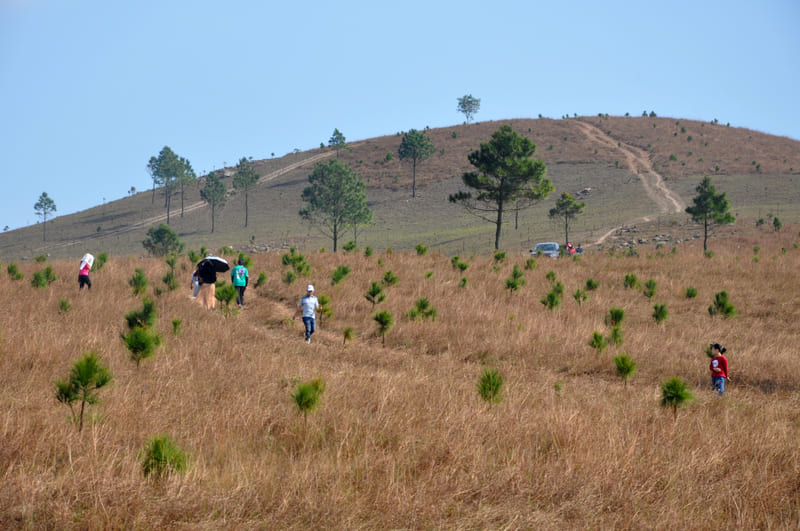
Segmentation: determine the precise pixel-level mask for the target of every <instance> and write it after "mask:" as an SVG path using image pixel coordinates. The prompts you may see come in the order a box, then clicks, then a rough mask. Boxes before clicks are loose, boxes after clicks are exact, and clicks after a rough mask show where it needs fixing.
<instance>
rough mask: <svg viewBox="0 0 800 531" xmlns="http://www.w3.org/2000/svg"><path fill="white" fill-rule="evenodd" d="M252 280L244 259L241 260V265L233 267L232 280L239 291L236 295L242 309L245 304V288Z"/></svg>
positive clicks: (237, 302)
mask: <svg viewBox="0 0 800 531" xmlns="http://www.w3.org/2000/svg"><path fill="white" fill-rule="evenodd" d="M249 280H250V273H249V272H248V271H247V268H246V267H245V266H244V260H242V259H240V260H239V265H237V266H236V267H234V268H233V269H231V282H233V286H234V287H235V288H236V291H237V292H238V293H237V295H236V304H238V305H239V308H240V309H241V308H242V306H244V290H245V289H247V283H248V281H249Z"/></svg>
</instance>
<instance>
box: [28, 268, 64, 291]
mask: <svg viewBox="0 0 800 531" xmlns="http://www.w3.org/2000/svg"><path fill="white" fill-rule="evenodd" d="M56 280H58V277H57V276H56V274H55V273H53V268H52V266H47V267H45V268H44V269H43V270H42V271H36V272H35V273H34V274H33V278H32V279H31V285H32V286H33V287H34V288H46V287H48V286H49V285H50V284H52V283H53V282H55V281H56Z"/></svg>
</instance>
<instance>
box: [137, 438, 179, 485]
mask: <svg viewBox="0 0 800 531" xmlns="http://www.w3.org/2000/svg"><path fill="white" fill-rule="evenodd" d="M139 456H140V459H141V460H142V473H143V474H144V476H145V477H156V478H161V477H163V476H166V475H168V474H170V473H172V472H178V473H180V472H183V471H184V470H185V469H186V453H185V452H184V451H183V449H182V448H181V447H180V446H178V445H177V444H176V443H175V442H174V441H173V440H172V439H171V438H170V437H169V435H160V436H154V437H152V438H150V440H148V441H147V443H146V444H145V446H144V448H143V449H142V450H141V452H140V454H139Z"/></svg>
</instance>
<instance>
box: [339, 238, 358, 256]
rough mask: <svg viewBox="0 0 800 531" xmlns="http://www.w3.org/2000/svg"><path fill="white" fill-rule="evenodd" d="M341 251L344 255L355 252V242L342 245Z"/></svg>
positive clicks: (351, 241)
mask: <svg viewBox="0 0 800 531" xmlns="http://www.w3.org/2000/svg"><path fill="white" fill-rule="evenodd" d="M342 250H343V251H344V252H346V253H352V252H353V251H355V250H356V242H354V241H353V240H350V241H349V242H347V243H345V244H344V245H342Z"/></svg>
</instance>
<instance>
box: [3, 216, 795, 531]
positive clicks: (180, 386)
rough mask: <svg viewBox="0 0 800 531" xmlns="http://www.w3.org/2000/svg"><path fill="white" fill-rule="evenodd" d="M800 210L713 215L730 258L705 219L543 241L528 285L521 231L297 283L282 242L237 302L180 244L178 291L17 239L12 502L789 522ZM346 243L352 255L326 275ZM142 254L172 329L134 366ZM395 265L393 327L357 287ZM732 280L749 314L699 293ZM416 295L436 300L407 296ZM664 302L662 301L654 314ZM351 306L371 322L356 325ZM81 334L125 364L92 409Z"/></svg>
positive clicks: (287, 514) (395, 523)
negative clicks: (626, 359) (83, 276)
mask: <svg viewBox="0 0 800 531" xmlns="http://www.w3.org/2000/svg"><path fill="white" fill-rule="evenodd" d="M798 230H799V228H798V226H797V225H794V224H788V223H787V224H785V226H784V229H783V230H782V231H781V232H768V231H764V232H762V233H760V234H758V235H753V236H749V237H744V236H736V235H733V236H728V237H725V238H718V239H715V240H713V241H712V242H711V249H713V251H714V256H713V258H706V257H704V256H703V253H702V244H701V243H700V242H697V241H694V242H691V243H689V244H685V245H680V246H677V247H676V249H675V252H672V249H671V247H670V246H666V247H663V248H660V249H657V248H656V247H654V246H640V248H639V256H637V257H623V256H619V255H612V254H609V253H608V252H588V253H586V254H585V255H584V256H582V257H580V259H578V260H570V259H559V260H551V259H546V258H538V259H536V268H535V269H527V270H524V273H525V278H526V281H527V282H526V285H525V286H524V287H522V288H521V289H520V290H519V291H517V292H515V293H509V292H508V291H507V290H505V279H507V278H508V277H509V276H510V274H511V270H512V268H513V267H514V265H517V266H519V267H520V268H522V267H523V265H524V264H525V261H526V259H527V257H526V256H524V255H523V254H522V253H510V254H509V256H508V258H507V260H506V261H505V262H503V263H495V261H494V260H493V258H492V257H490V256H485V255H464V256H461V260H463V261H465V262H466V263H467V264H468V266H469V267H468V269H467V270H466V271H465V272H463V273H462V272H460V271H457V270H456V269H454V268H453V267H452V265H451V262H450V259H449V258H448V257H446V256H444V255H442V254H440V253H438V252H429V253H428V254H426V255H424V256H417V255H416V254H415V253H413V251H412V252H408V253H407V252H395V253H386V252H384V251H383V249H380V250H379V252H376V254H374V255H373V256H365V255H364V253H363V252H358V253H353V254H349V255H348V254H342V253H339V254H330V253H309V252H306V253H305V256H306V258H307V259H308V261H309V262H310V264H311V266H312V267H313V271H312V273H311V276H310V277H307V278H306V277H301V278H299V279H298V280H297V282H295V283H294V284H293V285H286V284H284V283H283V282H282V280H281V277H282V273H283V271H284V270H285V266H282V265H281V259H280V253H275V252H270V253H266V254H259V255H254V256H253V260H254V264H253V266H252V267H251V269H250V272H251V276H252V278H253V279H255V278H256V277H257V276H258V275H259V273H262V272H263V273H265V274H266V275H267V281H266V283H265V284H264V285H263V286H261V287H258V288H254V287H251V288H248V292H247V294H246V300H245V302H246V305H245V308H244V309H243V310H242V311H240V312H236V313H234V314H232V315H230V316H229V317H227V318H226V317H225V315H224V313H223V312H222V311H219V310H217V311H213V312H212V311H206V310H204V309H202V308H201V307H199V306H198V305H197V304H196V303H195V302H194V301H192V300H191V298H190V296H189V288H188V283H189V279H188V276H189V271H190V265H189V264H188V260H187V259H186V258H181V262H180V263H179V265H178V268H177V269H178V272H179V273H180V275H181V280H182V282H181V287H180V288H179V289H178V290H177V291H173V292H169V291H164V290H165V288H164V285H163V284H162V283H161V280H160V279H161V277H162V276H163V275H164V274H165V272H166V271H167V265H166V264H165V263H164V262H163V260H159V259H154V258H146V259H139V258H135V257H123V256H116V255H112V256H110V259H109V262H108V263H107V264H106V266H105V267H104V268H103V269H102V270H100V271H98V272H96V273H93V275H92V278H93V283H94V286H93V288H92V290H91V291H88V292H87V291H86V290H84V291H83V292H79V291H78V286H77V281H76V280H77V279H76V278H75V277H76V272H77V271H76V270H77V261H76V260H70V261H54V262H52V263H50V264H49V265H51V266H52V267H53V270H54V271H55V273H56V275H57V276H58V277H59V278H58V280H57V281H55V282H54V283H53V284H51V285H50V286H49V287H48V288H44V289H37V288H34V287H33V286H32V285H31V283H30V279H31V277H32V275H33V273H34V272H35V271H38V270H41V269H43V268H44V267H45V266H46V265H48V264H37V263H34V262H25V263H21V264H20V271H21V272H22V273H23V274H24V275H25V278H24V279H23V280H19V281H14V280H12V279H10V278H9V276H8V275H6V274H5V264H4V266H3V274H2V276H0V298H2V304H0V374H2V380H3V383H4V385H3V386H2V387H1V388H0V403H2V404H3V408H2V410H3V411H4V412H5V413H3V418H2V421H1V422H0V431H1V432H2V437H0V440H2V441H3V444H2V445H0V477H2V481H1V482H0V527H2V528H5V529H18V528H32V529H38V528H53V529H98V528H134V529H178V528H181V529H183V528H187V529H308V528H312V529H323V528H324V529H565V528H595V529H608V528H618V529H642V528H647V529H676V528H678V529H680V528H684V529H712V528H713V529H717V528H729V529H730V528H736V529H787V528H797V527H798V526H800V479H799V478H800V357H798V347H797V323H798V320H800V308H798V305H797V300H798V297H800V287H798V282H797V280H798V275H797V271H798V270H800V249H798V248H797V242H798V241H800V237H799V236H798ZM423 243H424V242H423ZM755 246H758V247H759V249H758V253H757V256H758V260H756V259H755V256H756V253H755V252H754V247H755ZM340 265H348V266H349V267H350V268H351V269H352V271H351V272H350V274H349V276H348V277H347V278H345V279H344V280H343V281H341V282H339V283H338V284H336V285H332V284H331V273H332V272H333V270H334V269H335V268H336V267H337V266H340ZM135 268H141V269H142V270H143V271H144V272H145V273H146V275H147V277H148V278H149V280H150V282H151V287H150V289H149V291H148V296H150V297H153V298H154V300H155V301H156V306H157V311H158V322H157V324H156V328H157V330H158V331H159V332H160V333H161V334H162V336H163V344H162V346H161V347H160V348H159V350H158V351H157V353H156V355H155V356H154V357H153V358H152V359H149V360H145V361H143V362H142V364H141V366H140V367H138V368H137V367H136V365H135V364H134V363H133V362H132V361H130V360H129V359H128V353H127V351H126V349H125V347H124V346H123V344H122V341H121V339H120V334H121V333H123V332H124V331H125V322H124V319H123V316H124V315H125V314H126V313H127V312H129V311H130V310H134V309H138V308H140V307H141V306H142V300H141V298H140V297H137V296H135V295H133V293H132V290H131V288H130V287H129V286H128V283H127V281H128V279H129V278H130V277H131V276H132V275H133V272H134V269H135ZM389 270H391V271H392V272H394V273H395V274H396V276H397V277H398V279H399V281H398V282H397V284H395V285H391V286H386V287H385V288H384V290H385V292H386V295H387V298H386V300H385V301H384V302H382V303H380V304H379V305H378V306H377V308H376V309H386V310H388V311H389V312H391V313H392V315H393V316H394V321H395V324H394V327H393V328H392V329H391V330H390V331H389V332H388V333H387V334H386V337H385V340H386V345H385V346H382V345H381V338H380V337H379V336H378V335H377V334H376V323H375V322H374V321H373V320H372V316H373V314H374V310H373V309H372V307H371V304H370V303H369V302H368V301H367V300H366V299H365V297H364V294H365V293H366V291H367V289H368V287H369V285H370V282H372V281H379V280H380V279H382V278H383V276H384V275H385V273H386V272H387V271H389ZM550 271H552V272H553V274H554V275H555V279H556V281H559V282H562V283H563V286H564V296H563V302H562V304H561V306H560V307H559V308H557V309H555V310H552V311H551V310H548V309H547V308H545V306H543V305H542V304H541V303H540V299H541V298H542V297H543V296H544V295H545V293H546V292H547V291H549V290H550V285H551V281H550V280H548V279H547V278H546V277H547V274H548V272H550ZM631 273H633V274H635V275H637V277H638V278H639V280H640V281H641V282H642V283H644V282H645V281H646V280H648V279H653V280H654V281H655V282H656V284H657V291H656V295H655V296H654V297H653V298H647V297H645V296H644V295H643V293H642V290H641V289H626V288H625V287H624V286H623V278H624V276H625V275H626V274H631ZM462 277H463V278H466V279H467V283H466V286H463V285H462ZM589 278H592V279H594V280H595V281H597V282H598V284H599V287H598V288H597V289H596V290H594V291H589V292H588V297H589V298H588V300H586V301H585V302H584V303H583V304H582V305H579V304H578V303H577V302H576V301H575V300H574V299H573V297H572V294H573V293H574V292H575V290H576V289H577V288H582V287H584V286H585V284H586V281H587V279H589ZM308 282H313V283H315V284H316V285H317V290H318V292H319V293H321V294H325V295H327V296H329V297H330V300H331V308H332V310H333V316H332V317H331V318H324V319H322V320H321V323H320V330H319V331H318V332H317V334H315V335H314V337H313V341H312V343H311V344H305V343H304V342H303V340H302V335H301V328H302V326H301V324H300V322H299V320H298V321H296V322H295V321H292V320H291V316H292V314H293V313H294V308H293V306H294V304H295V303H296V300H297V299H298V297H299V296H300V295H301V294H302V292H303V291H304V286H305V284H306V283H308ZM153 286H159V288H160V291H163V293H161V294H160V295H158V296H156V295H154V289H153ZM689 286H692V287H694V288H696V290H697V293H698V294H697V297H696V298H686V296H685V292H686V288H687V287H689ZM722 290H725V291H727V293H728V294H729V297H730V301H731V303H732V304H733V305H734V306H735V307H736V309H737V311H738V315H736V316H735V317H733V318H729V319H723V318H721V317H713V318H712V317H710V316H709V313H708V311H707V308H708V306H709V305H710V304H711V302H712V300H713V298H714V294H715V293H717V292H719V291H722ZM421 297H428V298H429V300H430V302H431V304H432V306H433V307H435V308H436V309H437V311H438V316H437V318H436V320H435V321H425V320H421V321H412V320H411V319H409V318H408V317H407V316H406V314H407V312H408V311H409V310H410V309H411V308H412V307H413V306H414V303H415V301H416V300H417V299H419V298H421ZM61 299H66V300H67V301H68V302H69V303H70V305H71V309H70V310H69V311H67V312H64V311H59V307H60V303H59V301H60V300H61ZM656 303H659V304H666V306H667V309H668V311H669V317H668V319H667V320H666V321H665V322H663V323H660V324H657V323H656V322H655V321H654V319H653V318H652V313H653V305H654V304H656ZM612 307H616V308H622V309H624V310H625V320H624V322H623V325H622V329H623V332H624V342H623V343H622V344H621V345H616V346H615V345H610V346H609V347H608V348H607V349H606V350H605V351H603V352H602V353H599V352H597V351H596V350H595V349H593V348H592V347H590V346H589V345H588V342H589V340H590V338H591V336H592V333H593V332H595V331H598V332H601V333H602V334H603V335H608V334H609V328H608V326H606V324H605V322H604V318H605V315H606V314H607V313H608V311H609V309H610V308H612ZM174 319H181V322H182V330H181V331H180V332H179V333H178V334H177V335H175V334H173V330H172V328H173V327H172V324H171V322H172V320H174ZM347 327H352V329H353V330H354V331H355V337H354V338H353V339H352V340H351V341H348V342H346V343H345V342H344V340H343V338H344V330H345V329H346V328H347ZM710 342H720V343H722V344H723V345H725V346H726V347H727V348H728V353H727V355H728V359H729V360H730V364H731V374H732V379H731V381H730V382H729V385H728V388H727V396H726V397H724V398H723V397H717V396H715V395H714V394H713V393H712V392H711V390H710V389H709V376H708V358H707V357H706V355H705V354H704V352H703V350H704V348H705V346H706V345H707V344H708V343H710ZM89 351H93V352H96V353H97V354H98V356H99V357H100V359H101V361H102V362H103V363H105V364H107V365H108V367H109V369H110V371H111V373H112V374H113V380H112V382H111V384H110V385H109V386H107V387H104V388H102V389H100V390H99V395H100V397H101V402H100V403H99V404H96V405H94V406H92V407H91V408H90V409H89V411H88V417H87V422H86V425H85V426H84V428H83V431H82V432H78V430H77V429H76V426H75V425H74V423H72V422H70V420H69V414H68V413H69V410H68V408H66V407H65V406H64V405H62V404H60V403H58V402H57V400H56V398H55V388H54V384H53V382H54V381H55V380H57V379H60V378H64V377H65V376H67V375H68V374H69V370H70V367H71V365H72V363H73V362H74V361H75V360H76V359H78V358H79V357H81V355H82V354H83V353H84V352H89ZM623 352H625V353H628V354H629V355H630V356H631V357H632V358H633V360H634V361H635V362H636V364H637V367H638V371H637V373H636V374H635V376H634V377H633V378H632V379H631V380H630V381H629V382H628V384H627V385H623V383H622V381H621V380H620V379H619V378H618V376H617V375H616V372H615V368H614V364H613V362H612V358H613V357H614V356H616V355H618V354H620V353H623ZM487 368H493V369H497V370H498V371H499V372H500V373H501V374H502V375H503V377H504V379H505V384H504V386H503V389H502V401H501V402H499V403H497V404H492V405H490V404H487V403H485V402H483V401H482V400H481V398H480V397H479V395H478V393H477V391H476V384H477V381H478V378H479V376H480V374H481V373H482V372H483V371H484V370H485V369H487ZM672 376H677V377H679V378H681V379H683V380H685V381H686V382H688V384H689V388H690V389H691V391H692V393H693V394H694V396H695V400H693V401H692V402H690V403H689V404H688V405H687V406H686V407H683V408H680V409H679V410H678V412H677V417H676V418H673V414H672V412H671V411H670V410H669V409H665V408H663V407H661V405H660V400H661V391H660V385H661V383H662V382H663V381H665V380H666V379H668V378H670V377H672ZM316 378H319V379H321V380H322V382H324V385H325V390H324V393H323V394H322V397H321V404H320V406H319V408H318V409H316V410H314V411H311V412H310V413H309V414H308V416H307V418H305V417H304V416H303V415H302V414H300V413H299V412H298V411H297V408H296V407H295V405H294V403H293V402H292V399H291V397H290V395H291V393H292V392H293V391H294V389H295V386H296V385H297V383H298V382H305V381H308V380H312V379H316ZM160 434H167V435H169V436H170V437H171V438H172V439H173V440H174V441H176V443H177V444H179V445H180V446H181V447H182V448H183V449H184V450H185V452H186V453H187V455H188V468H187V469H186V471H185V472H183V473H174V474H171V475H168V476H166V477H163V478H161V479H155V478H152V477H151V478H145V477H144V475H143V471H142V465H141V460H142V456H141V452H142V448H143V447H144V445H145V443H146V442H147V440H148V439H149V438H150V437H152V436H154V435H160Z"/></svg>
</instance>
